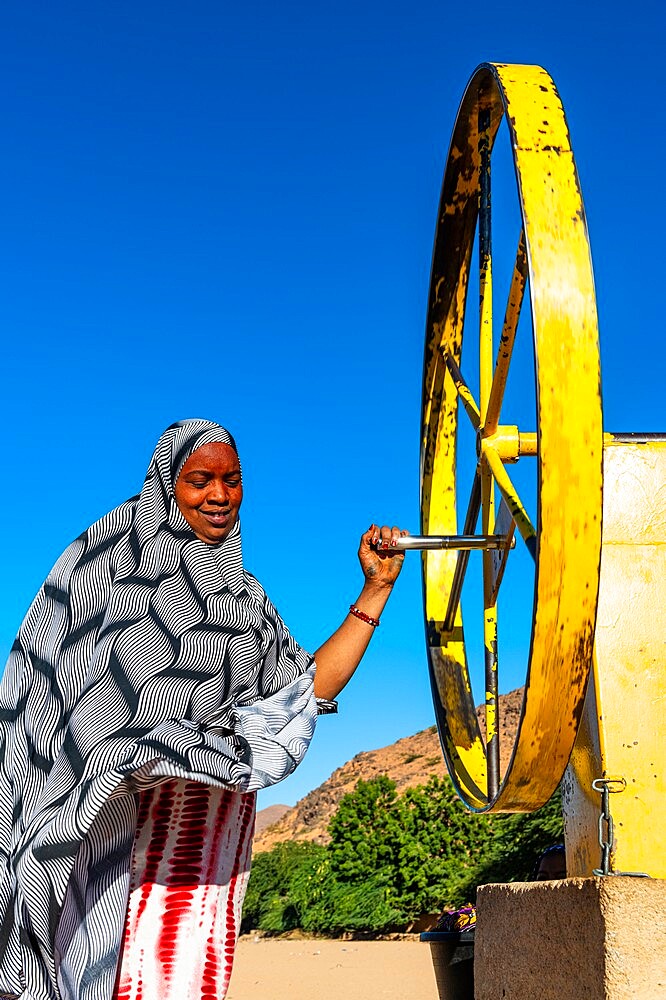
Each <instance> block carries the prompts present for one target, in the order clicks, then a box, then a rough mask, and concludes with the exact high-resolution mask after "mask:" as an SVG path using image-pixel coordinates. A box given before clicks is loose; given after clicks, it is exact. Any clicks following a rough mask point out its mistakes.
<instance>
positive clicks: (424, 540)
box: [377, 535, 516, 552]
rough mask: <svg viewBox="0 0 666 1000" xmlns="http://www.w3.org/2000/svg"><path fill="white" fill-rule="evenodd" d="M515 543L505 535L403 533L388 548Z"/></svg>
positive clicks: (488, 546)
mask: <svg viewBox="0 0 666 1000" xmlns="http://www.w3.org/2000/svg"><path fill="white" fill-rule="evenodd" d="M515 544H516V540H515V538H512V539H511V542H510V543H509V544H507V536H506V535H404V536H403V537H402V538H397V539H396V540H395V545H391V546H389V548H391V549H393V550H394V551H395V550H396V549H397V551H398V552H406V551H408V550H410V549H463V550H470V549H506V548H513V547H514V546H515ZM377 547H378V549H380V550H381V548H382V547H381V546H377Z"/></svg>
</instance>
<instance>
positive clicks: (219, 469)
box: [180, 441, 240, 476]
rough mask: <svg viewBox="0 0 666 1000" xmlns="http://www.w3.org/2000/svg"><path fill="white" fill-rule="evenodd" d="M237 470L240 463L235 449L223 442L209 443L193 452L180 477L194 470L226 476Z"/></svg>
mask: <svg viewBox="0 0 666 1000" xmlns="http://www.w3.org/2000/svg"><path fill="white" fill-rule="evenodd" d="M237 469H240V462H239V460H238V455H237V453H236V451H235V449H234V448H232V447H231V445H230V444H225V443H224V442H223V441H209V442H208V443H207V444H203V445H201V447H200V448H196V449H195V450H194V451H193V452H192V454H191V455H190V457H189V458H188V459H187V461H186V462H185V464H184V465H183V467H182V469H181V471H180V475H181V476H182V475H184V474H186V473H188V472H192V471H194V470H201V471H205V472H212V473H217V474H222V475H224V473H226V472H231V471H232V470H237Z"/></svg>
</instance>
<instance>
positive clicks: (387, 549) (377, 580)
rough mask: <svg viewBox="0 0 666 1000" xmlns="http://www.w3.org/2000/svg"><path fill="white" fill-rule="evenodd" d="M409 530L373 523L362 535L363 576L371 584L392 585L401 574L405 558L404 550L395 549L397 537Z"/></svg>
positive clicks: (360, 552) (361, 559) (360, 548)
mask: <svg viewBox="0 0 666 1000" xmlns="http://www.w3.org/2000/svg"><path fill="white" fill-rule="evenodd" d="M408 534H409V532H408V531H401V530H400V528H396V527H395V526H393V527H392V528H389V527H388V526H387V525H385V524H384V525H382V526H381V527H380V526H379V525H377V524H371V525H370V527H369V528H368V530H367V531H366V532H365V533H364V534H363V535H361V544H360V546H359V549H358V558H359V562H360V564H361V569H362V570H363V576H364V577H365V579H366V581H367V583H368V584H370V586H372V585H373V584H375V585H377V586H379V587H392V586H393V584H394V583H395V581H396V580H397V579H398V576H399V575H400V570H401V569H402V564H403V562H404V559H405V553H404V552H398V551H397V550H396V549H395V540H396V538H401V537H403V536H404V535H408Z"/></svg>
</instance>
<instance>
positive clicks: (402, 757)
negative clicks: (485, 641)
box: [254, 688, 523, 853]
mask: <svg viewBox="0 0 666 1000" xmlns="http://www.w3.org/2000/svg"><path fill="white" fill-rule="evenodd" d="M522 700H523V689H522V688H518V689H516V690H515V691H511V692H510V693H509V694H504V695H500V713H499V715H500V749H501V766H502V770H504V768H505V767H506V765H507V763H508V760H509V757H510V755H511V751H512V749H513V743H514V740H515V736H516V732H517V730H518V723H519V720H520V710H521V706H522ZM477 716H478V718H479V724H480V727H481V731H482V732H484V733H485V719H484V713H483V708H482V707H479V708H477ZM379 774H387V775H388V776H389V778H391V779H392V780H393V781H395V783H396V786H397V789H398V791H399V792H402V791H404V790H405V789H406V788H412V787H414V786H415V785H424V784H425V783H426V782H427V781H428V778H430V777H431V775H439V776H441V775H444V774H446V765H445V764H444V760H443V757H442V751H441V748H440V743H439V736H438V734H437V729H436V727H435V726H431V728H430V729H424V730H423V731H422V732H420V733H416V734H415V735H414V736H406V737H404V738H403V739H401V740H398V741H397V743H392V744H391V745H390V746H388V747H382V748H381V749H380V750H368V751H364V752H362V753H358V754H356V756H355V757H354V758H352V760H350V761H348V762H347V763H346V764H343V765H342V767H339V768H338V769H337V770H336V771H334V772H333V774H332V775H331V777H330V778H328V779H327V780H326V781H325V782H324V783H323V784H321V785H320V786H319V787H318V788H315V789H314V790H313V791H312V792H309V793H308V794H307V795H306V796H305V797H304V798H302V799H301V800H300V802H297V803H296V805H295V806H293V807H291V808H286V807H284V806H269V807H268V809H262V810H260V811H259V813H258V814H257V832H256V835H255V840H254V851H255V853H258V852H259V851H270V849H271V848H272V847H274V846H275V844H278V843H280V842H281V841H283V840H313V841H315V843H317V844H325V843H326V841H327V840H328V833H327V828H328V824H329V821H330V819H331V817H332V815H333V813H334V812H335V810H336V809H337V807H338V803H339V802H340V799H341V798H342V796H343V795H346V794H347V793H348V792H352V791H353V790H354V788H355V787H356V783H357V781H359V779H363V780H364V781H368V780H369V779H370V778H375V777H377V775H379ZM280 809H283V810H285V809H286V811H285V812H284V814H283V815H281V816H280V817H279V818H278V819H277V822H276V821H275V819H274V818H273V817H274V814H272V815H271V816H270V817H268V822H267V817H264V815H263V814H264V813H269V812H270V811H271V810H280Z"/></svg>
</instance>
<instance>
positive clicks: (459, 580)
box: [442, 473, 481, 633]
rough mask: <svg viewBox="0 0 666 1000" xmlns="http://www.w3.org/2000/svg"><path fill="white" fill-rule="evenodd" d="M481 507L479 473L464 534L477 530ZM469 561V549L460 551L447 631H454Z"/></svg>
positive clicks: (472, 493)
mask: <svg viewBox="0 0 666 1000" xmlns="http://www.w3.org/2000/svg"><path fill="white" fill-rule="evenodd" d="M480 508H481V480H480V479H479V476H478V473H477V474H476V475H475V476H474V482H473V483H472V489H471V491H470V495H469V503H468V504H467V513H466V514H465V524H464V526H463V535H473V534H474V532H475V530H476V522H477V521H478V519H479V510H480ZM468 562H469V550H467V551H463V550H461V551H459V552H458V559H457V561H456V568H455V570H454V572H453V581H452V583H451V590H450V593H449V603H448V605H447V607H446V614H445V615H444V625H443V627H442V628H443V631H444V632H445V633H447V632H452V631H453V626H454V624H455V620H456V611H457V610H458V605H459V604H460V595H461V593H462V586H463V581H464V579H465V573H466V571H467V563H468Z"/></svg>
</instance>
